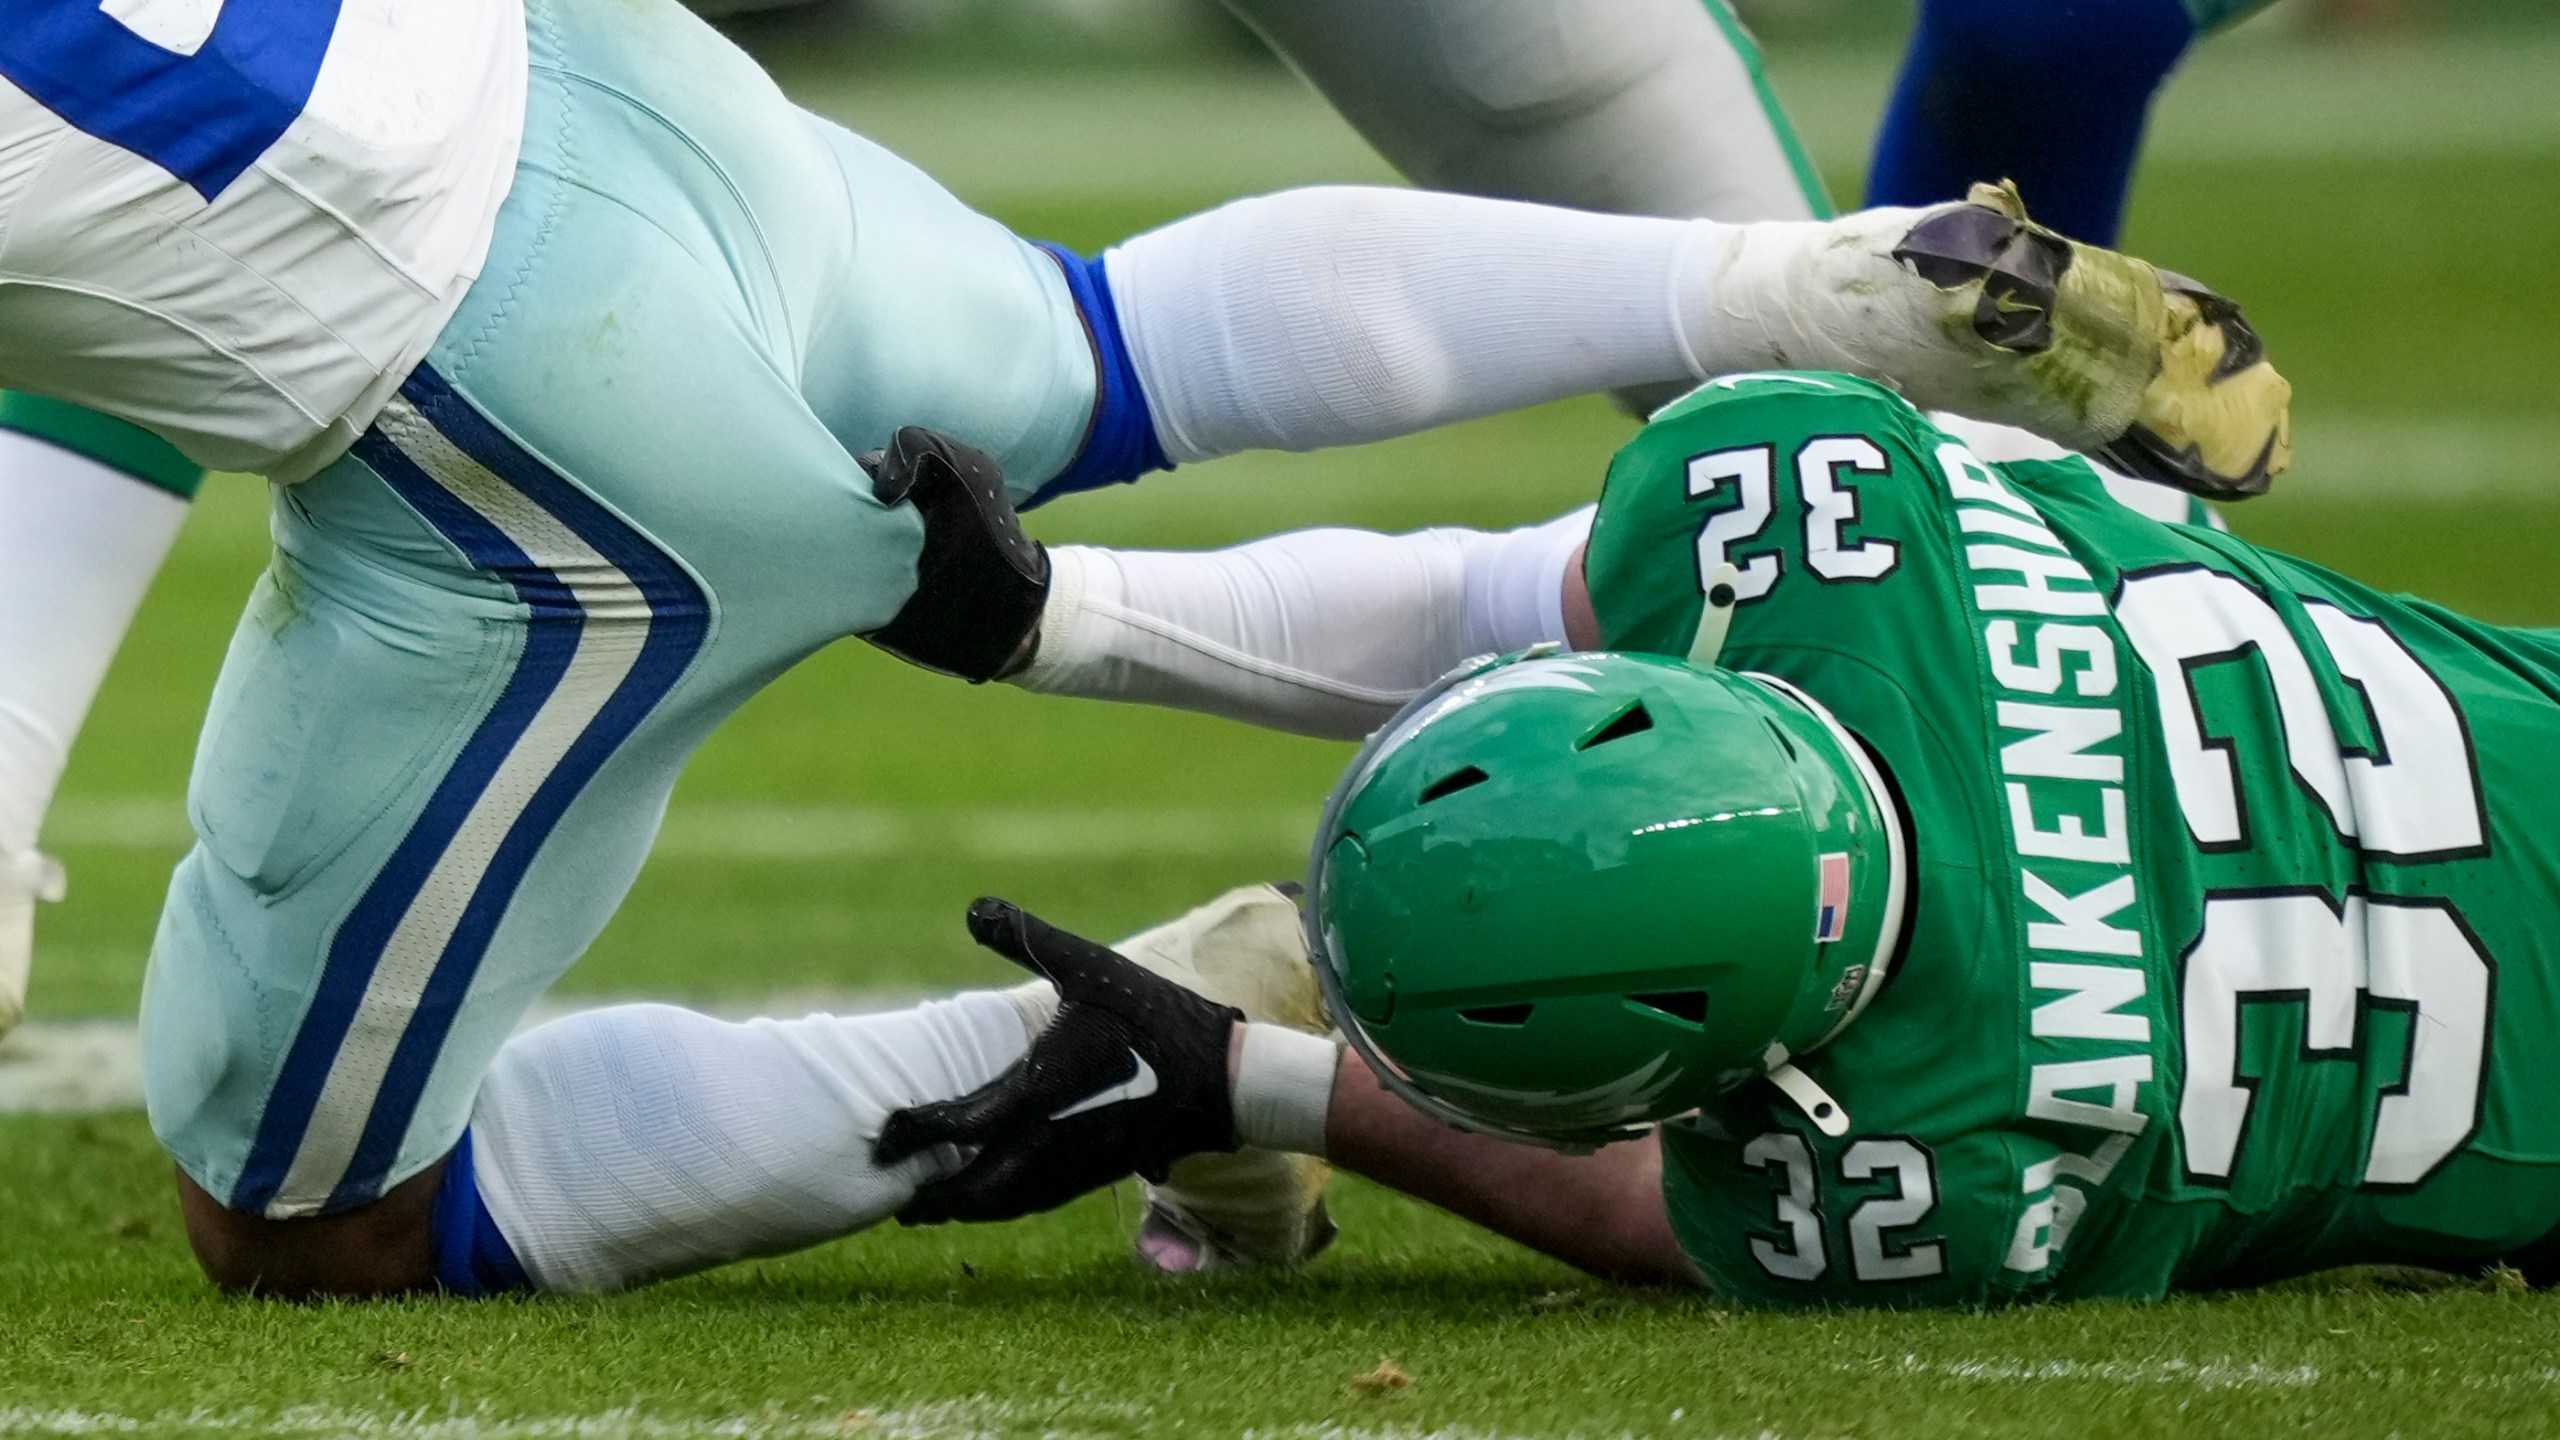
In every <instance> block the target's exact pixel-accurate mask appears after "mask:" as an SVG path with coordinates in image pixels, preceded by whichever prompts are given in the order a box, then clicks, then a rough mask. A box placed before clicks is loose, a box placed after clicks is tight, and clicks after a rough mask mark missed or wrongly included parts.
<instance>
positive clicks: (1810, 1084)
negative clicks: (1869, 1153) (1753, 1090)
mask: <svg viewBox="0 0 2560 1440" xmlns="http://www.w3.org/2000/svg"><path fill="white" fill-rule="evenodd" d="M1744 673H1746V674H1748V675H1749V676H1750V678H1751V679H1753V680H1756V681H1758V682H1760V683H1761V684H1763V685H1766V686H1768V687H1769V688H1771V689H1773V690H1776V691H1777V692H1779V693H1780V694H1782V695H1785V696H1786V697H1787V698H1788V699H1790V700H1793V701H1795V702H1796V703H1797V704H1798V705H1801V706H1803V707H1804V708H1805V710H1806V712H1807V713H1809V714H1811V715H1812V716H1813V718H1814V719H1816V720H1818V721H1820V722H1821V724H1822V727H1823V728H1824V729H1826V730H1828V731H1830V732H1831V736H1832V738H1833V739H1835V740H1837V741H1839V742H1840V748H1841V750H1842V752H1843V753H1845V754H1847V755H1848V757H1849V764H1850V767H1851V768H1852V769H1854V770H1855V771H1856V772H1857V777H1858V784H1859V785H1860V786H1861V787H1862V788H1864V789H1865V791H1866V792H1867V800H1868V803H1870V804H1872V805H1873V806H1874V807H1875V813H1876V817H1877V819H1878V820H1879V821H1880V822H1881V824H1882V827H1883V830H1884V842H1885V844H1884V848H1885V894H1884V904H1885V914H1884V924H1883V925H1881V926H1879V927H1878V928H1877V930H1876V948H1875V954H1874V955H1873V957H1871V958H1870V959H1869V960H1868V962H1867V974H1866V978H1865V979H1864V980H1862V981H1861V982H1860V983H1859V985H1858V994H1857V997H1856V998H1855V999H1853V1000H1851V1001H1850V1002H1849V1006H1848V1008H1847V1009H1846V1010H1843V1011H1842V1012H1841V1014H1840V1018H1839V1020H1837V1021H1836V1022H1834V1023H1833V1024H1832V1026H1831V1028H1830V1029H1829V1030H1826V1031H1824V1032H1823V1034H1822V1038H1820V1039H1818V1040H1816V1041H1814V1042H1813V1044H1812V1045H1811V1046H1809V1047H1807V1048H1808V1049H1815V1050H1818V1049H1820V1048H1822V1047H1823V1046H1825V1045H1828V1044H1830V1043H1831V1039H1832V1037H1833V1036H1835V1035H1838V1034H1839V1033H1840V1032H1841V1031H1842V1030H1844V1029H1846V1028H1848V1025H1849V1022H1850V1021H1852V1020H1855V1019H1857V1018H1858V1016H1859V1015H1860V1014H1861V1013H1863V1012H1864V1011H1865V1010H1866V1008H1867V1003H1868V1002H1869V1001H1871V1000H1873V999H1875V997H1876V992H1877V991H1878V990H1881V989H1882V988H1884V980H1885V975H1886V972H1888V971H1889V970H1891V969H1892V968H1893V957H1894V955H1895V953H1896V952H1897V951H1898V950H1900V948H1901V946H1902V926H1903V923H1904V921H1905V919H1906V918H1907V911H1908V910H1909V908H1910V903H1909V902H1910V866H1911V861H1910V857H1909V856H1908V855H1906V854H1904V853H1903V840H1902V812H1901V810H1900V809H1899V808H1898V807H1897V806H1895V804H1894V803H1893V791H1892V789H1891V788H1890V787H1888V786H1887V785H1886V784H1885V783H1884V776H1883V775H1882V774H1881V773H1879V772H1878V771H1877V769H1876V767H1875V762H1874V761H1872V760H1870V759H1868V758H1867V748H1866V747H1865V746H1864V745H1861V744H1859V743H1858V740H1857V737H1856V736H1854V735H1851V734H1850V733H1849V730H1848V727H1847V726H1845V725H1842V724H1841V723H1840V721H1839V719H1838V717H1836V716H1834V715H1833V714H1832V713H1831V711H1830V709H1829V707H1827V706H1825V705H1824V704H1823V703H1822V702H1821V701H1819V700H1816V699H1814V698H1813V697H1812V696H1810V695H1807V694H1806V693H1804V692H1803V691H1802V690H1799V689H1797V688H1796V687H1795V686H1793V685H1790V684H1788V683H1787V682H1786V681H1784V680H1781V679H1779V678H1778V677H1776V676H1775V675H1763V674H1759V673H1757V672H1748V671H1746V672H1744ZM1763 1060H1764V1063H1766V1064H1767V1065H1768V1068H1769V1083H1771V1084H1772V1085H1775V1086H1777V1087H1778V1090H1779V1092H1780V1093H1781V1094H1783V1095H1785V1096H1786V1097H1787V1098H1788V1099H1789V1100H1791V1101H1793V1102H1794V1103H1795V1106H1796V1108H1797V1109H1799V1110H1802V1111H1803V1112H1804V1114H1805V1118H1806V1119H1808V1120H1811V1121H1812V1122H1813V1123H1814V1127H1815V1128H1816V1129H1818V1130H1820V1131H1821V1132H1822V1133H1823V1134H1825V1135H1829V1136H1832V1137H1834V1138H1837V1137H1839V1136H1841V1135H1845V1134H1847V1133H1848V1130H1849V1112H1848V1110H1847V1109H1846V1108H1845V1107H1843V1106H1842V1105H1841V1104H1840V1102H1839V1101H1837V1100H1835V1099H1833V1098H1832V1097H1831V1095H1830V1094H1829V1092H1827V1091H1825V1090H1824V1089H1823V1088H1822V1087H1821V1086H1820V1085H1818V1084H1816V1083H1814V1079H1813V1077H1812V1076H1810V1075H1807V1074H1806V1073H1804V1071H1803V1070H1801V1069H1799V1068H1798V1067H1797V1066H1796V1065H1795V1064H1794V1062H1793V1059H1792V1057H1790V1056H1789V1054H1788V1053H1787V1048H1786V1047H1785V1046H1783V1045H1771V1046H1770V1047H1769V1050H1768V1053H1767V1054H1766V1055H1765V1056H1764V1057H1763Z"/></svg>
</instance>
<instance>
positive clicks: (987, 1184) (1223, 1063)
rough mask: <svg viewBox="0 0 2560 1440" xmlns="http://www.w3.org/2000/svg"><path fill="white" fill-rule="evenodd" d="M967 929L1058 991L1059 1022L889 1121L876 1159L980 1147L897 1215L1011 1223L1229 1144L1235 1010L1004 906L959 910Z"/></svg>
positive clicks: (911, 1220) (926, 1220)
mask: <svg viewBox="0 0 2560 1440" xmlns="http://www.w3.org/2000/svg"><path fill="white" fill-rule="evenodd" d="M969 935H970V938H972V939H974V940H976V941H977V942H978V943H979V944H981V945H984V946H985V947H987V948H988V949H990V950H993V951H995V952H996V953H997V954H999V955H1002V956H1004V957H1005V958H1006V959H1008V960H1011V961H1013V962H1014V963H1015V964H1017V965H1020V966H1022V967H1023V968H1024V969H1026V970H1029V971H1031V972H1032V973H1033V974H1036V975H1041V976H1045V977H1047V978H1048V979H1049V981H1050V982H1051V983H1053V984H1055V985H1056V986H1057V987H1058V997H1059V1001H1060V1003H1059V1006H1058V1015H1057V1018H1056V1019H1054V1020H1052V1021H1050V1022H1049V1028H1047V1029H1046V1030H1043V1031H1041V1032H1040V1034H1039V1036H1038V1037H1037V1038H1035V1039H1034V1040H1033V1041H1032V1044H1031V1051H1030V1053H1029V1054H1027V1055H1025V1056H1023V1058H1022V1059H1020V1060H1019V1061H1016V1062H1015V1063H1014V1065H1013V1068H1011V1069H1009V1070H1007V1071H1005V1072H1004V1073H1003V1074H1002V1075H999V1076H997V1077H996V1078H995V1079H994V1080H993V1081H990V1082H989V1083H988V1084H987V1085H985V1086H983V1087H981V1088H980V1089H978V1090H977V1091H975V1092H973V1093H971V1094H968V1095H964V1096H962V1097H960V1098H959V1099H957V1100H951V1101H946V1102H943V1103H941V1104H936V1105H919V1106H916V1107H914V1108H912V1109H907V1110H901V1111H898V1112H897V1113H896V1114H894V1115H891V1116H890V1117H889V1121H888V1124H887V1125H886V1126H884V1127H883V1128H882V1129H881V1132H880V1139H879V1141H878V1143H877V1144H876V1145H874V1147H873V1151H872V1153H873V1158H874V1159H875V1160H876V1161H878V1163H880V1164H881V1165H884V1166H886V1165H893V1164H896V1163H897V1162H899V1161H901V1160H904V1159H906V1158H907V1157H908V1156H910V1155H914V1154H917V1153H919V1152H921V1151H924V1150H927V1149H930V1148H932V1147H934V1146H936V1145H953V1146H958V1147H961V1148H962V1149H963V1150H964V1152H965V1151H967V1150H971V1149H974V1150H975V1152H976V1153H975V1154H974V1155H972V1156H971V1157H970V1159H969V1161H968V1163H967V1164H965V1165H963V1166H962V1167H961V1168H960V1169H959V1170H957V1171H955V1172H953V1173H952V1174H950V1175H948V1176H945V1177H944V1178H942V1179H940V1180H936V1181H934V1182H932V1183H931V1184H928V1185H925V1186H922V1187H921V1188H919V1189H918V1190H917V1191H916V1196H915V1199H913V1200H911V1201H909V1202H908V1204H907V1207H906V1208H905V1209H904V1210H901V1211H899V1212H898V1218H899V1219H900V1220H902V1221H904V1222H906V1223H907V1224H910V1225H938V1224H941V1223H943V1222H944V1221H948V1220H969V1221H983V1220H1011V1219H1014V1218H1016V1217H1018V1216H1023V1215H1030V1214H1035V1213H1037V1212H1039V1211H1042V1210H1053V1209H1056V1208H1057V1207H1058V1206H1060V1205H1063V1204H1065V1203H1067V1202H1068V1201H1070V1200H1073V1199H1074V1198H1076V1197H1077V1196H1079V1195H1082V1194H1084V1193H1085V1192H1086V1191H1088V1190H1093V1189H1097V1188H1099V1187H1101V1186H1104V1185H1108V1184H1110V1183H1111V1182H1113V1181H1115V1180H1118V1179H1120V1178H1122V1177H1123V1176H1126V1175H1128V1174H1130V1173H1131V1172H1133V1171H1134V1172H1136V1173H1138V1174H1141V1175H1144V1176H1146V1177H1147V1178H1148V1179H1150V1180H1155V1181H1162V1180H1163V1179H1164V1178H1165V1171H1166V1170H1167V1168H1168V1167H1170V1166H1171V1165H1172V1164H1173V1162H1174V1161H1176V1160H1179V1159H1181V1158H1182V1157H1183V1156H1185V1155H1194V1154H1198V1153H1199V1152H1201V1151H1203V1150H1233V1149H1234V1148H1236V1138H1235V1110H1234V1100H1233V1097H1232V1087H1231V1083H1230V1081H1229V1078H1228V1074H1227V1050H1228V1046H1229V1043H1230V1040H1231V1037H1232V1036H1233V1033H1234V1030H1235V1027H1236V1026H1238V1025H1241V1024H1243V1023H1244V1012H1243V1011H1241V1010H1237V1009H1235V1008H1233V1007H1231V1006H1226V1005H1213V1004H1211V1003H1210V1002H1209V1001H1207V1000H1204V999H1202V998H1200V997H1199V996H1197V995H1194V994H1192V993H1191V992H1190V991H1188V990H1185V989H1183V988H1182V987H1181V986H1179V985H1176V984H1174V983H1173V982H1172V981H1170V980H1167V979H1165V978H1163V977H1162V976H1159V975H1154V974H1150V973H1149V972H1147V971H1146V970H1143V969H1141V968H1139V967H1138V966H1137V965H1136V964H1134V963H1132V962H1131V961H1129V960H1127V959H1125V958H1123V957H1122V956H1121V955H1119V954H1118V953H1117V952H1115V951H1113V950H1111V949H1109V948H1108V947H1106V946H1102V945H1098V944H1096V943H1094V942H1093V941H1091V940H1087V939H1085V938H1084V937H1082V936H1080V935H1072V934H1069V933H1068V932H1066V931H1064V930H1060V929H1058V928H1057V927H1056V926H1054V925H1051V924H1049V923H1048V922H1046V921H1044V920H1042V919H1040V918H1039V917H1038V916H1035V915H1029V914H1026V913H1024V912H1023V911H1022V910H1021V909H1019V908H1017V907H1016V906H1013V905H1011V904H1008V903H1006V902H1005V901H1002V900H995V899H983V900H980V901H978V902H977V903H976V904H974V905H972V906H970V907H969Z"/></svg>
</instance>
